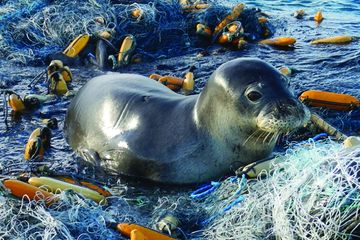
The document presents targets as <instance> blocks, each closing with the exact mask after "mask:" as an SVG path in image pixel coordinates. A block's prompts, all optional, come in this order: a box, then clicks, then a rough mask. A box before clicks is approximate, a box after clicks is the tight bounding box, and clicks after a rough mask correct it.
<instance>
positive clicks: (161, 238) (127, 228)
mask: <svg viewBox="0 0 360 240" xmlns="http://www.w3.org/2000/svg"><path fill="white" fill-rule="evenodd" d="M116 229H117V230H118V231H119V232H120V233H121V234H123V235H124V236H127V237H130V236H131V234H132V232H133V231H134V230H137V231H139V232H141V235H142V236H143V237H145V238H138V239H148V240H175V238H172V237H169V236H167V235H165V234H162V233H160V232H157V231H155V230H153V229H150V228H147V227H143V226H140V225H137V224H133V223H119V224H118V225H117V226H116ZM139 235H140V234H139Z"/></svg>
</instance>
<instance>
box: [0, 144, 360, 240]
mask: <svg viewBox="0 0 360 240" xmlns="http://www.w3.org/2000/svg"><path fill="white" fill-rule="evenodd" d="M359 170H360V147H353V148H349V149H344V148H343V146H342V145H341V144H339V143H335V142H332V141H330V140H324V141H321V142H317V143H315V142H314V141H310V142H307V143H303V144H297V145H295V146H293V147H291V148H289V150H288V151H287V152H286V154H282V155H279V156H277V157H276V159H275V160H274V162H273V164H272V170H271V173H267V172H264V174H263V177H262V178H259V179H256V180H247V179H246V178H245V177H244V176H243V177H230V178H227V179H226V180H224V181H222V182H221V183H217V184H213V186H216V189H215V190H214V191H213V192H212V193H210V194H209V195H207V196H204V198H202V199H200V200H197V201H194V200H192V199H191V198H190V197H189V191H188V189H187V190H185V189H180V188H178V189H176V190H171V191H164V190H160V188H159V189H158V190H155V191H154V190H146V189H145V188H141V187H140V188H139V187H131V186H129V185H127V184H124V183H120V182H118V183H117V184H115V185H114V186H113V187H111V188H110V191H111V192H112V193H113V195H114V196H112V197H110V198H108V203H109V204H108V205H107V206H101V205H97V204H96V203H94V202H92V201H91V200H87V199H84V198H82V197H81V196H79V195H77V194H75V193H74V192H72V191H65V192H63V193H61V194H60V201H58V202H57V203H55V204H53V205H51V206H50V207H46V206H45V204H44V203H42V202H36V203H35V202H29V201H28V200H27V199H26V198H25V197H24V198H23V199H22V200H19V199H14V198H9V197H8V195H7V193H6V191H5V190H4V189H3V190H2V191H1V193H2V195H1V196H0V198H1V199H0V200H1V201H0V213H1V216H2V221H0V237H3V238H8V239H15V238H16V239H39V238H40V239H122V236H121V235H119V233H117V232H116V231H115V230H114V229H112V228H111V227H110V226H111V224H109V223H119V222H133V223H138V224H142V225H145V226H148V227H151V228H155V227H156V225H157V224H158V223H159V221H160V220H161V219H162V217H164V216H165V215H168V214H169V213H170V214H172V215H174V216H176V217H177V218H178V219H179V226H178V227H179V228H178V230H179V234H178V236H179V238H181V239H185V238H187V239H275V238H276V239H349V238H351V236H354V237H355V236H356V234H358V229H357V227H358V225H359V224H360V222H359V203H360V198H359V196H360V192H359V191H360V190H359V189H360V188H359V173H358V172H359ZM264 175H265V176H264ZM131 191H133V193H132V194H130V195H132V197H130V195H129V192H131Z"/></svg>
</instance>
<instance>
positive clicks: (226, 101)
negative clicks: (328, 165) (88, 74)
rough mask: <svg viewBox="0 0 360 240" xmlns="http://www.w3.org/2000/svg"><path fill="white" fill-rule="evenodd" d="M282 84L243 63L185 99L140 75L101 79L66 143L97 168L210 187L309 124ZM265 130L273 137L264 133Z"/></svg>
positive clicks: (79, 102)
mask: <svg viewBox="0 0 360 240" xmlns="http://www.w3.org/2000/svg"><path fill="white" fill-rule="evenodd" d="M282 78H283V76H282V75H281V74H280V73H279V72H278V71H277V70H275V69H274V68H273V67H271V66H270V65H268V64H266V63H264V62H262V61H260V60H257V59H236V60H233V61H230V62H228V63H225V64H223V65H222V66H220V67H219V68H218V69H217V70H216V71H215V72H214V73H213V75H212V76H211V78H210V79H209V81H208V83H207V86H206V87H205V89H204V90H203V92H202V93H201V94H200V95H193V96H187V97H186V96H182V95H179V94H176V93H174V92H172V91H170V90H169V89H167V88H166V87H164V86H163V85H161V84H159V83H157V82H155V81H153V80H151V79H148V78H145V77H141V76H138V75H130V74H112V75H105V76H100V77H98V78H95V79H93V80H91V81H90V82H89V83H87V84H86V85H85V86H84V87H83V88H82V89H81V90H80V92H79V93H78V95H77V96H76V97H75V99H74V100H73V101H72V103H71V105H70V107H69V110H68V114H67V117H66V122H65V132H66V136H67V139H68V142H69V144H70V145H71V146H72V147H73V148H74V149H76V150H77V151H83V150H84V149H91V150H93V151H96V152H98V153H99V156H100V157H101V159H102V160H101V161H100V163H99V164H98V165H99V166H101V167H102V168H104V169H105V170H106V171H107V172H111V173H112V174H125V175H131V176H136V177H140V178H145V179H150V180H153V181H158V182H164V183H177V184H185V183H196V182H203V181H208V180H211V179H215V178H218V177H221V176H223V175H224V174H226V173H229V172H230V171H231V170H235V169H236V168H238V167H239V166H241V165H245V164H248V163H250V162H253V161H256V160H259V159H262V158H265V157H267V156H268V155H269V154H270V153H271V151H272V150H273V147H274V145H275V142H276V139H277V136H278V134H280V133H281V132H286V131H291V130H292V129H294V128H296V127H299V126H301V125H303V124H304V123H306V122H307V112H306V111H307V110H304V107H303V106H302V105H301V104H300V103H298V102H297V100H296V99H295V98H294V96H292V94H291V93H290V91H289V90H288V88H287V83H286V81H284V80H283V79H282ZM288 114H291V115H292V116H290V117H289V115H288ZM259 116H261V118H259ZM264 119H265V120H268V121H264ZM294 119H300V120H298V121H297V123H296V124H294V123H293V122H291V123H289V121H290V120H291V121H293V120H294ZM284 122H285V124H284ZM295 122H296V121H295ZM264 123H265V125H264V126H269V125H271V124H272V125H271V126H272V129H270V131H269V129H266V127H265V128H264V129H261V128H259V125H261V124H264ZM270 123H271V124H270ZM261 127H262V126H261Z"/></svg>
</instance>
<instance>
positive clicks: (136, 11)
mask: <svg viewBox="0 0 360 240" xmlns="http://www.w3.org/2000/svg"><path fill="white" fill-rule="evenodd" d="M142 14H143V11H142V10H141V8H135V9H134V10H132V12H131V16H133V17H134V18H138V17H141V15H142Z"/></svg>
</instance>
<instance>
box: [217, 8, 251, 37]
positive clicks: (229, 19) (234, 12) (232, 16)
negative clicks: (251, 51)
mask: <svg viewBox="0 0 360 240" xmlns="http://www.w3.org/2000/svg"><path fill="white" fill-rule="evenodd" d="M244 9H245V4H243V3H240V4H238V5H236V6H235V7H234V8H233V9H232V11H231V13H230V14H229V15H227V16H226V17H225V18H224V19H223V20H222V21H221V22H220V23H219V24H218V25H217V26H216V27H215V30H214V33H215V34H217V33H219V32H220V31H221V30H222V29H223V28H224V27H225V26H226V25H228V24H229V23H230V22H232V21H234V20H235V19H236V18H237V17H239V16H240V14H241V13H242V11H243V10H244Z"/></svg>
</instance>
